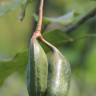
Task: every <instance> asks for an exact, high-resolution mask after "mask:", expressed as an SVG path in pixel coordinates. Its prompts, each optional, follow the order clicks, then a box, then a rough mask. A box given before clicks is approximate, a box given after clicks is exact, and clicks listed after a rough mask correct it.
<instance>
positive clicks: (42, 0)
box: [32, 0, 44, 39]
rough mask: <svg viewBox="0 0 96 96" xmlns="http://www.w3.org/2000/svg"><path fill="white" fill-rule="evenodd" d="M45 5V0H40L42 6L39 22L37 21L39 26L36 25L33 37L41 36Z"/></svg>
mask: <svg viewBox="0 0 96 96" xmlns="http://www.w3.org/2000/svg"><path fill="white" fill-rule="evenodd" d="M43 5H44V0H41V1H40V7H39V18H38V23H37V26H36V30H35V32H34V33H33V36H32V39H33V38H37V37H40V36H41V28H42V18H43Z"/></svg>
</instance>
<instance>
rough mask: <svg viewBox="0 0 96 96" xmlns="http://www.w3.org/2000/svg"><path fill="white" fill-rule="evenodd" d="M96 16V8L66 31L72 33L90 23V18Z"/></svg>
mask: <svg viewBox="0 0 96 96" xmlns="http://www.w3.org/2000/svg"><path fill="white" fill-rule="evenodd" d="M94 16H96V8H94V9H93V10H92V11H91V12H89V13H88V14H87V15H86V16H84V17H82V18H81V19H80V20H79V21H78V22H77V23H75V24H72V25H69V26H68V27H67V28H65V29H64V31H65V32H72V31H73V30H75V29H77V28H78V27H79V26H80V25H82V24H83V23H85V22H86V21H88V20H89V19H90V18H92V17H94Z"/></svg>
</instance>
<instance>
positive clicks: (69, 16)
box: [34, 12, 75, 25]
mask: <svg viewBox="0 0 96 96" xmlns="http://www.w3.org/2000/svg"><path fill="white" fill-rule="evenodd" d="M34 17H35V20H36V21H37V20H38V16H37V15H34ZM74 17H75V13H74V12H68V13H66V14H65V15H63V16H60V17H54V18H52V17H44V18H43V23H44V24H48V23H59V24H63V25H68V24H70V23H72V22H73V21H74Z"/></svg>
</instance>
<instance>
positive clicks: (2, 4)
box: [0, 0, 27, 16]
mask: <svg viewBox="0 0 96 96" xmlns="http://www.w3.org/2000/svg"><path fill="white" fill-rule="evenodd" d="M26 1H27V0H8V1H0V16H2V15H4V14H5V13H6V12H9V11H12V10H14V9H16V8H17V7H19V6H21V5H24V4H25V3H26Z"/></svg>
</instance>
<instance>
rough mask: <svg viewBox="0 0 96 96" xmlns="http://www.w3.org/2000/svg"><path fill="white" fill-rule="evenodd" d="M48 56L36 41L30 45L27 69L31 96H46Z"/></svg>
mask: <svg viewBox="0 0 96 96" xmlns="http://www.w3.org/2000/svg"><path fill="white" fill-rule="evenodd" d="M47 77H48V62H47V56H46V54H45V52H44V50H43V49H42V47H41V46H40V44H39V43H38V41H37V40H36V39H34V41H33V42H31V43H30V50H29V63H28V67H27V87H28V92H29V96H44V94H45V91H46V88H47Z"/></svg>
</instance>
